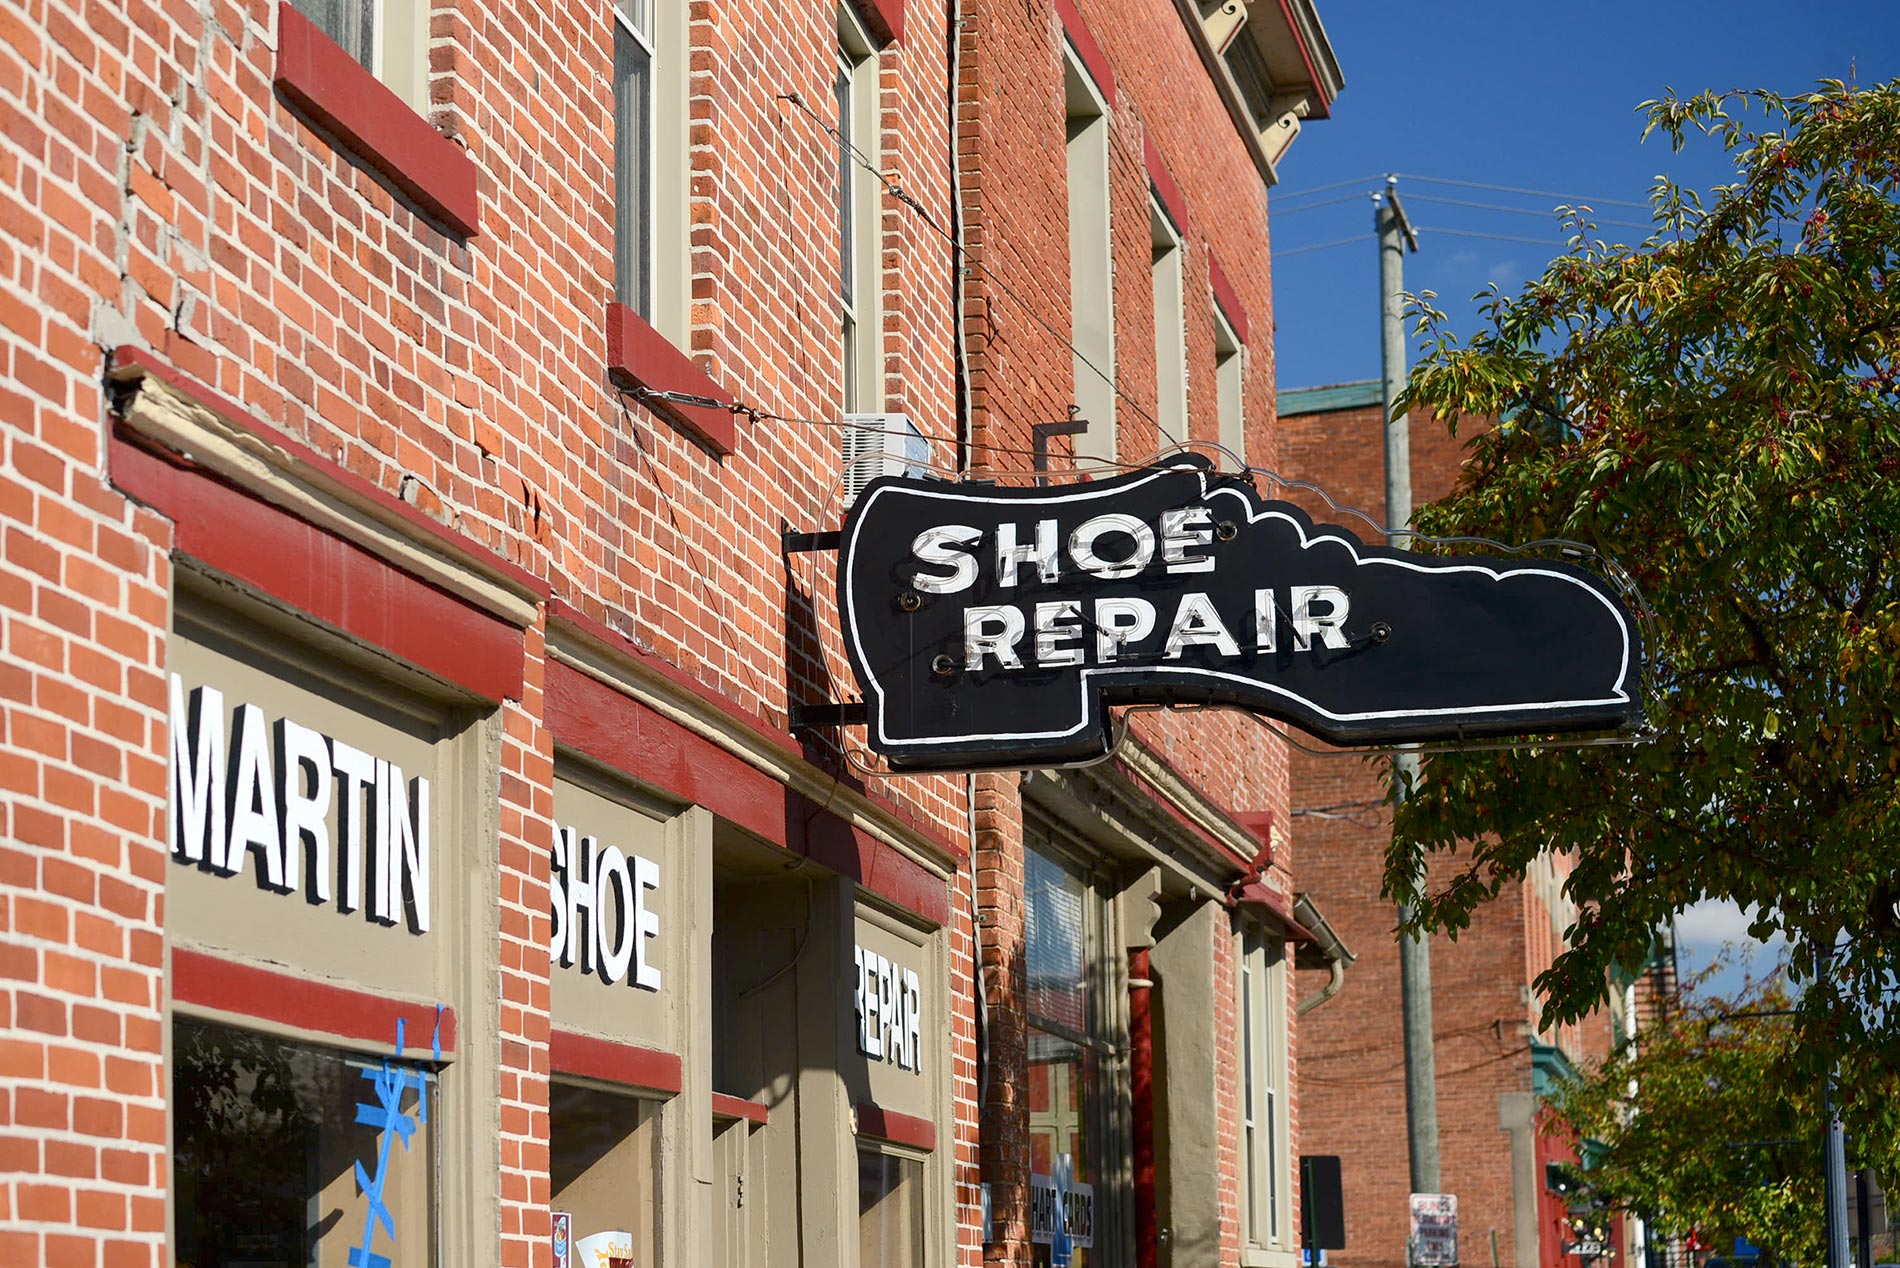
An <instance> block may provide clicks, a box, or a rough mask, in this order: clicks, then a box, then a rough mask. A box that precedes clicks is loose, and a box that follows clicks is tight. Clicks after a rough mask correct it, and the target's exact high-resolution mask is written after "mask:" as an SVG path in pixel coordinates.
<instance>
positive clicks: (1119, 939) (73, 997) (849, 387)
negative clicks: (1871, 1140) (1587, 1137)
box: [0, 0, 1341, 1268]
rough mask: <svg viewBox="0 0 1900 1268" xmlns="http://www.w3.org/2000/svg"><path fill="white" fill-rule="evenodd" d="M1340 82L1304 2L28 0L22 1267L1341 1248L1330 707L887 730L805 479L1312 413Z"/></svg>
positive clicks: (21, 244) (4, 166) (19, 1067)
mask: <svg viewBox="0 0 1900 1268" xmlns="http://www.w3.org/2000/svg"><path fill="white" fill-rule="evenodd" d="M1340 86H1341V78H1340V72H1339V68H1338V65H1337V63H1336V62H1335V60H1334V57H1333V53H1332V50H1331V48H1330V47H1329V46H1328V44H1327V41H1326V37H1325V33H1324V31H1323V29H1322V28H1321V26H1320V23H1319V19H1318V16H1317V14H1316V13H1315V11H1314V9H1313V6H1312V3H1311V0H1285V2H1284V3H1279V4H1274V5H1267V4H1256V5H1253V6H1232V5H1230V6H1225V7H1220V6H1205V5H1201V6H1194V5H1180V4H1171V3H1166V2H1165V0H1036V2H1035V3H1030V4H1028V5H1017V4H1000V3H994V2H993V0H950V3H949V4H947V5H945V6H938V7H933V8H924V7H919V6H916V5H915V4H906V3H905V0H847V2H846V3H844V4H842V5H833V4H823V5H791V6H787V5H784V4H761V3H756V2H754V0H733V3H729V4H715V3H710V2H708V0H696V2H692V3H688V2H687V0H617V2H614V0H590V2H589V3H572V2H571V0H554V2H553V3H525V2H524V0H499V2H497V3H493V4H479V5H478V4H470V3H462V2H458V0H363V2H362V3H348V4H346V3H340V2H336V3H332V2H327V0H296V2H295V3H278V2H276V0H208V2H207V3H204V4H200V5H176V4H172V5H164V4H157V3H150V2H149V0H125V2H119V3H110V2H100V3H89V4H85V5H80V4H77V3H75V2H73V0H50V2H49V3H43V4H34V5H30V6H25V7H24V8H22V7H21V6H13V7H11V8H9V9H8V11H7V12H6V13H4V14H0V114H3V117H4V126H3V127H0V188H3V189H4V193H5V202H4V207H5V209H4V212H0V216H3V217H4V219H0V620H3V621H4V638H3V641H0V1117H3V1118H4V1122H5V1128H4V1131H0V1263H6V1264H16V1263H17V1264H39V1263H44V1264H57V1265H81V1264H84V1265H94V1264H97V1265H112V1266H114V1268H117V1266H121V1265H128V1266H129V1265H164V1264H178V1265H190V1266H191V1268H210V1266H213V1265H217V1266H224V1265H235V1264H252V1265H255V1264H266V1263H268V1264H293V1263H295V1264H302V1263H313V1264H321V1265H324V1268H332V1266H341V1265H345V1264H350V1265H359V1266H360V1268H370V1266H371V1265H378V1264H392V1265H398V1266H400V1268H411V1266H421V1265H437V1264H441V1265H457V1266H460V1265H477V1264H501V1265H508V1266H510V1268H517V1266H519V1268H529V1266H533V1268H555V1266H557V1265H578V1264H581V1263H586V1264H588V1265H589V1268H593V1266H594V1265H596V1264H602V1263H607V1262H631V1263H633V1264H637V1265H639V1268H650V1266H652V1265H656V1264H657V1265H666V1266H684V1265H701V1264H717V1265H731V1266H734V1268H739V1266H747V1268H750V1266H759V1268H783V1266H785V1265H792V1264H811V1265H827V1266H829V1265H840V1264H842V1265H849V1264H854V1263H855V1264H859V1265H864V1266H866V1268H868V1266H869V1265H873V1264H878V1265H889V1266H890V1268H905V1266H909V1265H933V1266H937V1268H947V1266H948V1265H952V1264H976V1263H984V1262H988V1263H998V1264H1013V1265H1028V1264H1034V1263H1052V1262H1061V1261H1062V1260H1063V1259H1064V1258H1065V1257H1066V1258H1067V1259H1068V1262H1071V1263H1075V1264H1087V1265H1091V1266H1093V1265H1100V1266H1102V1268H1137V1266H1139V1268H1147V1266H1148V1265H1156V1264H1161V1265H1166V1264H1179V1265H1190V1264H1191V1265H1197V1266H1198V1265H1203V1264H1222V1265H1242V1264H1246V1265H1265V1266H1267V1268H1291V1266H1292V1265H1293V1264H1294V1263H1295V1262H1296V1260H1297V1257H1298V1251H1297V1233H1296V1227H1297V1221H1296V1218H1295V1217H1296V1212H1297V1210H1298V1193H1297V1187H1296V1181H1297V1174H1298V1172H1297V1167H1296V1165H1295V1159H1296V1157H1297V1154H1298V1151H1299V1149H1300V1147H1301V1136H1302V1125H1301V1120H1300V1113H1299V1109H1298V1106H1297V1104H1296V1097H1295V1091H1296V1089H1297V1087H1298V1086H1299V1083H1298V1079H1297V1062H1296V1054H1297V1053H1298V1051H1299V1047H1298V1045H1297V1044H1296V1040H1295V1034H1294V1030H1295V1026H1294V1008H1293V998H1294V997H1293V991H1294V985H1293V981H1292V978H1293V974H1292V972H1291V964H1292V959H1293V956H1294V955H1295V954H1296V953H1297V954H1302V955H1305V956H1307V957H1309V958H1310V957H1311V956H1312V955H1313V954H1314V952H1313V950H1312V948H1313V947H1314V946H1315V945H1316V944H1315V943H1314V941H1313V934H1312V931H1311V930H1310V929H1308V928H1307V927H1305V926H1304V925H1303V924H1302V922H1301V921H1300V920H1299V919H1296V918H1295V915H1294V910H1295V895H1294V888H1295V885H1294V878H1293V873H1292V871H1291V869H1292V867H1293V865H1294V862H1295V860H1294V857H1293V855H1292V854H1291V852H1290V849H1289V843H1290V838H1289V836H1288V834H1287V831H1286V828H1287V823H1288V819H1287V812H1288V808H1289V801H1288V796H1289V794H1288V783H1287V779H1288V765H1287V748H1286V745H1285V742H1284V740H1283V738H1282V733H1281V732H1280V730H1279V729H1278V728H1276V727H1270V726H1266V725H1263V724H1261V723H1260V722H1258V721H1257V720H1255V719H1252V718H1249V717H1244V716H1240V715H1234V714H1218V715H1215V714H1184V715H1179V716H1175V715H1165V714H1160V715H1157V714H1147V715H1143V716H1141V717H1138V718H1136V719H1134V720H1132V722H1131V723H1130V724H1129V738H1128V740H1127V741H1126V742H1125V743H1124V744H1123V745H1122V747H1121V748H1120V750H1119V751H1118V753H1117V755H1116V756H1115V758H1114V759H1113V760H1112V761H1108V762H1104V763H1101V764H1098V765H1096V766H1093V767H1090V768H1087V769H1084V770H1072V771H1037V772H1033V773H1018V772H1011V773H982V774H976V775H970V776H963V775H935V776H929V777H920V776H906V777H902V778H888V777H886V776H887V774H888V772H885V771H883V770H881V769H880V768H879V767H878V766H877V764H876V762H875V760H874V759H872V758H871V757H870V755H869V754H868V753H867V752H866V750H865V745H864V738H863V732H862V730H861V729H855V728H853V727H851V726H849V725H844V726H840V725H837V724H836V718H835V717H834V718H833V719H832V720H831V721H825V720H824V715H823V714H822V713H809V712H803V710H804V709H805V707H806V706H811V705H823V704H826V703H830V702H838V701H846V700H848V699H849V698H850V697H851V696H852V694H853V693H854V691H855V686H854V684H853V683H852V681H851V678H850V674H849V670H848V667H847V666H846V664H845V661H844V657H843V653H842V649H841V644H840V641H839V637H838V634H837V612H836V603H835V599H834V593H835V590H834V586H835V578H834V563H833V560H832V558H831V556H829V555H828V554H826V553H825V551H824V550H823V549H817V550H812V549H806V548H805V547H807V546H809V545H810V543H809V542H804V541H800V540H798V539H797V538H795V537H788V536H787V533H788V531H790V532H792V533H824V532H826V531H828V530H832V529H835V528H836V527H837V526H838V523H839V519H840V513H841V509H842V506H843V499H844V497H845V496H847V495H848V494H849V493H850V492H851V491H852V490H853V489H854V488H855V487H856V483H857V482H859V481H861V479H862V478H863V477H864V476H866V475H872V474H877V473H879V472H883V471H889V470H931V471H934V472H937V473H939V474H942V475H944V476H946V477H972V478H978V479H988V480H995V481H1000V482H1019V483H1020V482H1024V481H1027V480H1030V479H1033V478H1035V476H1036V471H1035V459H1034V458H1033V455H1034V454H1036V452H1037V451H1038V449H1039V448H1044V449H1045V451H1046V453H1047V454H1048V459H1047V463H1046V465H1047V466H1048V468H1049V475H1050V476H1051V477H1052V478H1054V479H1057V480H1070V479H1076V478H1080V477H1081V476H1085V475H1088V474H1090V473H1092V472H1101V471H1105V470H1113V469H1116V466H1117V465H1123V464H1140V463H1142V462H1144V461H1145V460H1147V459H1148V458H1150V457H1151V456H1152V455H1154V454H1156V453H1159V452H1164V451H1168V450H1170V449H1173V448H1175V447H1177V446H1178V445H1181V444H1196V445H1201V446H1204V447H1206V446H1213V445H1216V444H1219V445H1221V446H1224V447H1225V449H1226V450H1227V451H1228V452H1229V453H1231V454H1233V455H1237V456H1241V457H1244V458H1245V460H1247V461H1250V462H1252V463H1255V464H1258V465H1262V466H1272V465H1274V464H1275V463H1276V462H1277V461H1279V457H1280V454H1279V435H1278V432H1277V430H1276V426H1275V420H1274V408H1273V401H1274V379H1273V355H1272V343H1271V330H1272V325H1271V311H1272V302H1271V301H1272V296H1271V287H1270V278H1269V274H1268V264H1267V260H1268V254H1267V189H1268V187H1269V186H1270V185H1271V184H1272V183H1273V182H1274V180H1275V179H1276V178H1277V175H1276V164H1278V163H1280V162H1282V161H1283V159H1284V157H1285V155H1286V151H1287V146H1288V144H1289V143H1290V142H1291V141H1292V140H1293V138H1294V136H1295V135H1296V134H1297V133H1298V132H1299V130H1300V128H1301V126H1302V120H1311V119H1319V118H1323V117H1324V116H1325V115H1326V113H1327V110H1328V107H1329V105H1330V103H1331V101H1332V98H1333V97H1334V96H1335V94H1336V93H1337V92H1338V91H1339V89H1340ZM1075 417H1080V418H1081V419H1084V420H1086V422H1087V424H1088V428H1087V430H1086V432H1084V433H1082V434H1081V435H1080V436H1069V435H1066V434H1065V435H1058V436H1054V437H1053V438H1049V437H1048V436H1047V435H1046V434H1045V433H1039V432H1038V430H1037V428H1038V425H1041V424H1048V423H1063V422H1067V421H1068V420H1070V419H1072V418H1075ZM1039 440H1043V441H1045V444H1044V445H1040V446H1039V444H1038V441H1039ZM1301 888H1302V889H1314V891H1315V893H1316V895H1317V896H1318V897H1319V898H1320V900H1321V901H1324V893H1323V890H1321V889H1320V888H1318V887H1314V886H1310V885H1304V884H1302V886H1301ZM1301 910H1303V911H1305V910H1310V908H1302V909H1301ZM1308 923H1313V924H1316V923H1317V921H1311V920H1309V922H1308ZM1299 948H1305V950H1303V951H1302V950H1298V949H1299ZM1058 1210H1060V1211H1061V1212H1063V1214H1062V1216H1061V1218H1062V1219H1063V1220H1064V1221H1066V1225H1065V1227H1064V1228H1061V1229H1058V1228H1056V1227H1055V1221H1056V1219H1057V1215H1056V1212H1057V1211H1058ZM1064 1242H1067V1243H1068V1244H1069V1249H1068V1250H1067V1251H1066V1252H1065V1251H1063V1250H1062V1249H1061V1247H1062V1244H1063V1243H1064Z"/></svg>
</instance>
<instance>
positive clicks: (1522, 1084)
mask: <svg viewBox="0 0 1900 1268" xmlns="http://www.w3.org/2000/svg"><path fill="white" fill-rule="evenodd" d="M1382 417H1383V410H1382V408H1381V407H1380V406H1379V405H1378V404H1373V405H1369V406H1364V407H1359V408H1353V409H1342V410H1333V411H1329V412H1326V413H1321V414H1309V415H1301V416H1295V415H1290V414H1289V415H1284V416H1283V417H1282V418H1281V423H1280V426H1281V432H1280V453H1281V465H1280V468H1279V470H1280V471H1281V473H1282V474H1284V475H1286V476H1288V477H1291V478H1294V479H1300V480H1308V481H1313V482H1315V483H1318V484H1320V485H1322V486H1323V487H1324V488H1325V489H1326V490H1327V491H1328V492H1329V493H1330V494H1331V495H1332V497H1333V499H1334V500H1335V501H1336V502H1337V503H1339V504H1340V505H1342V506H1344V507H1349V508H1353V509H1356V510H1362V511H1365V512H1366V513H1368V514H1370V515H1371V516H1373V517H1374V519H1375V520H1376V521H1378V522H1380V523H1383V522H1384V514H1385V456H1384V448H1383V438H1382V435H1381V420H1382ZM1474 424H1476V425H1480V426H1481V425H1482V423H1481V422H1480V421H1479V420H1466V422H1465V423H1464V425H1463V426H1462V427H1461V432H1462V433H1463V435H1464V436H1465V437H1468V436H1469V435H1470V434H1471V430H1472V428H1473V426H1474ZM1411 456H1412V487H1413V496H1414V499H1415V500H1416V501H1418V502H1424V501H1426V500H1429V499H1430V498H1433V497H1437V496H1441V495H1442V494H1443V493H1445V492H1447V491H1448V490H1449V489H1450V488H1451V486H1452V484H1453V482H1454V480H1455V478H1456V474H1457V470H1458V466H1459V462H1460V446H1459V443H1458V442H1455V441H1452V440H1451V439H1449V437H1448V435H1447V433H1446V430H1445V429H1444V428H1443V427H1442V426H1439V425H1434V424H1431V423H1428V422H1425V421H1424V420H1420V419H1414V420H1413V422H1412V427H1411ZM1294 500H1296V501H1299V502H1301V503H1302V504H1303V505H1305V506H1306V508H1307V510H1308V511H1310V512H1311V513H1312V514H1313V515H1314V516H1315V517H1317V518H1319V519H1321V520H1322V521H1330V522H1334V523H1341V524H1344V525H1346V526H1347V527H1349V528H1350V529H1352V530H1353V531H1354V532H1356V533H1357V534H1359V535H1360V536H1361V537H1362V538H1373V537H1376V533H1375V532H1374V530H1373V529H1372V528H1370V527H1369V526H1368V525H1367V524H1366V523H1365V522H1364V521H1361V520H1357V519H1355V518H1352V517H1349V516H1344V515H1342V514H1341V513H1340V512H1338V511H1335V510H1333V509H1331V508H1329V507H1327V506H1326V505H1325V504H1324V502H1323V501H1322V500H1321V499H1318V498H1315V497H1313V496H1312V495H1310V494H1307V493H1296V494H1294ZM1384 795H1385V775H1384V765H1383V759H1367V758H1357V757H1317V756H1309V755H1306V754H1296V755H1295V757H1294V761H1293V816H1294V819H1293V823H1294V835H1295V838H1296V840H1297V842H1298V847H1299V851H1300V859H1301V867H1300V882H1301V885H1302V887H1303V888H1304V889H1306V890H1307V892H1309V893H1310V894H1312V895H1313V897H1314V899H1315V901H1317V902H1318V903H1319V905H1320V908H1321V910H1323V911H1324V912H1325V914H1326V917H1327V919H1328V921H1329V922H1331V924H1332V926H1333V928H1334V929H1335V930H1336V931H1338V933H1339V934H1340V936H1341V937H1342V938H1343V939H1344V940H1345V941H1346V944H1347V945H1348V946H1349V947H1351V948H1352V950H1353V951H1354V952H1356V953H1357V954H1358V956H1359V959H1358V962H1357V963H1356V964H1354V965H1353V966H1352V968H1351V969H1349V970H1348V971H1347V974H1346V986H1345V990H1344V991H1343V992H1341V993H1340V995H1338V996H1337V997H1336V998H1335V999H1334V1000H1332V1001H1331V1002H1330V1003H1328V1004H1326V1005H1324V1006H1323V1007H1321V1008H1320V1009H1318V1010H1317V1011H1315V1012H1312V1013H1309V1014H1307V1016H1306V1017H1305V1019H1304V1025H1303V1028H1302V1035H1301V1039H1300V1045H1301V1046H1300V1056H1301V1059H1302V1063H1303V1068H1302V1072H1301V1079H1300V1101H1301V1112H1302V1114H1303V1116H1304V1120H1305V1148H1306V1149H1307V1151H1308V1152H1310V1153H1322V1154H1327V1153H1333V1154H1338V1155H1340V1157H1341V1161H1342V1175H1343V1180H1344V1185H1345V1204H1346V1237H1347V1242H1348V1248H1347V1249H1346V1250H1344V1251H1340V1252H1337V1253H1336V1254H1332V1255H1329V1256H1328V1258H1329V1259H1331V1260H1333V1261H1336V1262H1338V1263H1340V1264H1342V1265H1346V1266H1347V1268H1359V1266H1361V1265H1364V1266H1366V1268H1372V1266H1375V1265H1376V1266H1379V1268H1385V1266H1387V1265H1402V1264H1403V1263H1404V1262H1405V1238H1406V1232H1407V1221H1408V1214H1407V1204H1406V1195H1407V1194H1408V1193H1409V1192H1410V1191H1411V1185H1410V1182H1409V1178H1408V1165H1409V1164H1408V1154H1407V1146H1406V1133H1405V1067H1404V1037H1403V1032H1402V1030H1401V1005H1400V992H1399V971H1398V946H1397V942H1396V940H1395V937H1394V930H1395V927H1396V924H1397V912H1396V909H1395V908H1393V907H1392V906H1391V904H1389V903H1387V902H1386V901H1385V900H1384V899H1382V898H1381V897H1380V896H1379V890H1380V884H1381V881H1382V877H1383V862H1384V849H1385V844H1386V843H1387V842H1388V841H1389V840H1390V837H1391V814H1390V810H1389V808H1388V807H1386V806H1385V805H1384V804H1383V799H1384ZM1526 934H1527V930H1526V908H1525V905H1524V904H1523V903H1522V902H1511V901H1509V900H1508V899H1500V900H1499V901H1498V902H1496V903H1493V904H1491V905H1490V906H1488V907H1486V908H1485V909H1483V910H1482V911H1481V912H1480V913H1479V914H1478V917H1477V918H1476V919H1475V920H1474V921H1473V923H1472V926H1471V928H1470V929H1468V930H1466V931H1464V932H1463V933H1461V934H1460V935H1459V937H1458V940H1457V941H1456V942H1455V943H1454V942H1452V941H1450V940H1448V939H1445V938H1435V939H1433V940H1432V944H1431V949H1432V1000H1433V1031H1434V1038H1435V1053H1436V1064H1437V1075H1438V1130H1439V1153H1440V1170H1441V1173H1442V1183H1443V1184H1444V1187H1445V1189H1446V1191H1447V1192H1452V1193H1456V1194H1457V1195H1458V1201H1459V1227H1460V1234H1461V1238H1462V1239H1463V1246H1462V1250H1463V1253H1464V1254H1465V1255H1466V1256H1468V1257H1470V1258H1471V1260H1472V1262H1477V1263H1485V1262H1489V1255H1490V1244H1489V1243H1490V1234H1491V1230H1493V1229H1495V1230H1497V1234H1498V1239H1499V1240H1498V1254H1499V1261H1500V1262H1501V1263H1504V1264H1506V1265H1508V1264H1510V1263H1512V1262H1513V1255H1514V1253H1515V1251H1514V1243H1513V1235H1512V1221H1511V1192H1512V1190H1511V1171H1510V1162H1511V1160H1510V1148H1509V1138H1508V1137H1507V1136H1506V1135H1505V1134H1504V1133H1502V1132H1500V1131H1499V1130H1498V1103H1497V1096H1498V1093H1500V1092H1503V1091H1522V1092H1528V1091H1529V1090H1530V1068H1531V1062H1530V1053H1529V1050H1528V1043H1529V1038H1530V1036H1529V1033H1528V1031H1527V1027H1526V1021H1527V1019H1528V1017H1529V1013H1528V1011H1527V1004H1526V999H1525V994H1524V992H1525V989H1526V985H1527V979H1526V977H1525V969H1526V964H1527V960H1526V954H1527V941H1526ZM1301 976H1302V978H1303V979H1311V980H1312V982H1313V983H1316V982H1317V981H1318V980H1319V979H1318V975H1316V974H1302V975H1301Z"/></svg>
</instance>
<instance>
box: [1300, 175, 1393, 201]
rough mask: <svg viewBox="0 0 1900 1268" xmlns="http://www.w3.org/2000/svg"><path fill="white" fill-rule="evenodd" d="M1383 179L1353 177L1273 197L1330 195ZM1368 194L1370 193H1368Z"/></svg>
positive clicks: (1376, 177)
mask: <svg viewBox="0 0 1900 1268" xmlns="http://www.w3.org/2000/svg"><path fill="white" fill-rule="evenodd" d="M1384 179H1385V177H1383V176H1355V177H1353V178H1352V179H1351V180H1344V181H1334V182H1333V183H1332V184H1330V185H1315V186H1314V187H1313V188H1311V189H1300V190H1292V191H1289V192H1287V193H1284V194H1276V195H1273V197H1276V198H1304V197H1306V196H1307V195H1308V194H1330V193H1332V192H1333V191H1334V190H1335V189H1346V188H1348V187H1349V186H1364V185H1365V184H1366V183H1367V182H1368V181H1370V182H1372V183H1374V184H1377V183H1378V182H1380V181H1383V180H1384ZM1368 192H1370V191H1368Z"/></svg>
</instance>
